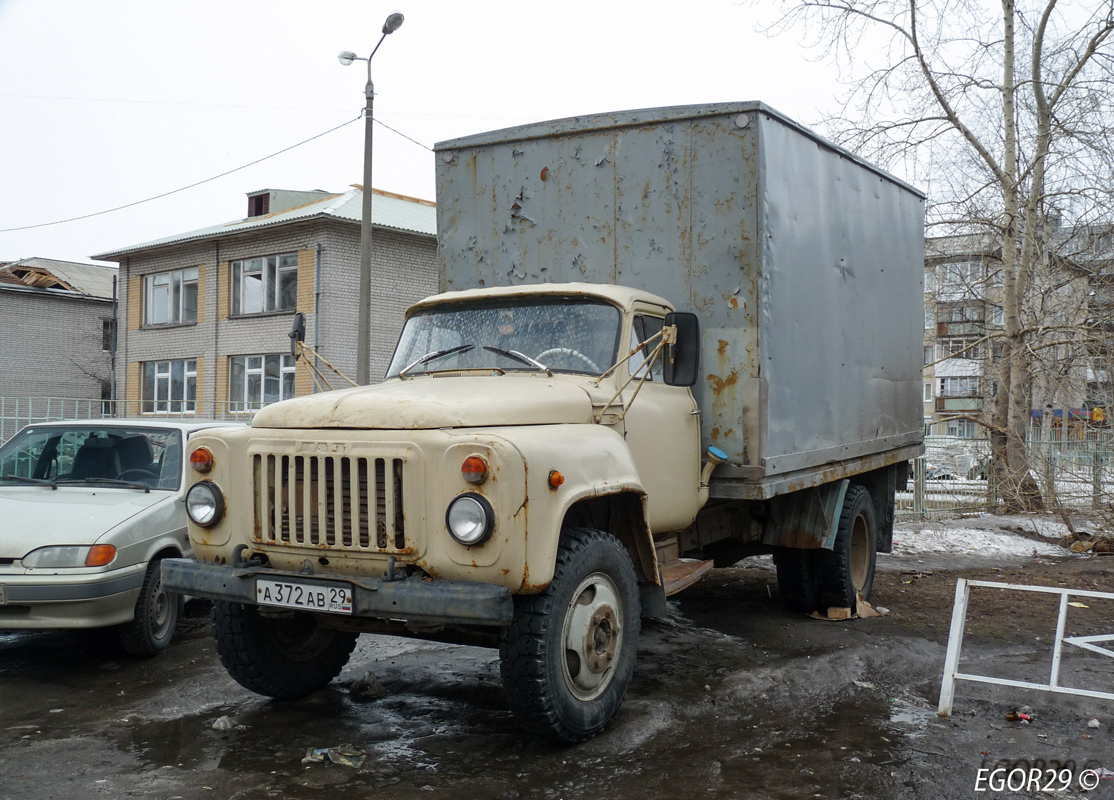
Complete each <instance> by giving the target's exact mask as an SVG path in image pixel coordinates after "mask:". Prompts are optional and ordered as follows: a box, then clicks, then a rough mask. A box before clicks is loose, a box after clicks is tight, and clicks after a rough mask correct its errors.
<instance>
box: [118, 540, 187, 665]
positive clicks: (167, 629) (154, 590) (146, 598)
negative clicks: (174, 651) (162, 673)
mask: <svg viewBox="0 0 1114 800" xmlns="http://www.w3.org/2000/svg"><path fill="white" fill-rule="evenodd" d="M181 608H182V598H181V597H180V596H178V595H176V594H171V593H170V592H167V591H166V590H164V589H163V588H162V566H161V560H160V559H157V558H156V559H154V560H153V561H151V563H149V564H148V565H147V572H146V574H145V575H144V576H143V587H142V588H141V589H140V590H139V598H138V599H137V600H136V601H135V617H134V618H133V619H132V621H131V622H125V623H124V624H123V625H121V626H120V628H119V633H120V646H121V647H122V648H123V649H124V652H125V653H128V654H129V655H133V656H153V655H157V654H159V653H161V652H162V651H163V650H165V649H166V648H168V647H170V640H171V639H172V638H174V628H175V626H176V625H177V624H178V614H179V612H180V611H181Z"/></svg>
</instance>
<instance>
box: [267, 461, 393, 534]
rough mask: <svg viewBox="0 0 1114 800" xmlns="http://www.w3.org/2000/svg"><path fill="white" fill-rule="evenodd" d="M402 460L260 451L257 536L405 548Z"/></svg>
mask: <svg viewBox="0 0 1114 800" xmlns="http://www.w3.org/2000/svg"><path fill="white" fill-rule="evenodd" d="M403 464H404V461H403V459H401V458H349V457H344V456H290V455H255V456H253V457H252V472H253V475H254V481H255V539H256V541H260V542H263V543H265V544H291V545H303V546H306V545H308V546H318V547H330V548H338V549H344V550H356V551H360V550H368V551H378V552H384V551H386V552H395V551H400V550H404V549H405V548H406V546H407V545H406V528H405V515H404V513H403V493H402V491H403V482H402V477H403V471H404V470H403Z"/></svg>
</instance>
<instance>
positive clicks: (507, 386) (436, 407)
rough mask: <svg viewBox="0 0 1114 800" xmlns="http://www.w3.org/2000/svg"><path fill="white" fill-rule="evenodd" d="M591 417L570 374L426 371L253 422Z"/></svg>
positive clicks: (267, 411) (267, 413)
mask: <svg viewBox="0 0 1114 800" xmlns="http://www.w3.org/2000/svg"><path fill="white" fill-rule="evenodd" d="M591 420H592V401H591V399H590V398H589V396H588V392H587V390H586V389H585V388H584V387H581V386H580V385H579V384H577V383H575V382H573V381H571V380H562V379H559V378H546V377H541V376H533V375H514V374H508V375H494V376H452V377H439V376H428V375H427V376H417V377H414V378H408V379H405V380H400V379H392V380H389V381H387V382H385V383H380V384H376V385H374V386H360V387H358V388H355V389H343V390H339V391H335V392H322V393H320V394H314V395H307V396H306V397H299V398H295V399H293V400H286V401H284V402H282V403H276V404H275V405H271V406H267V407H266V408H264V409H262V410H261V411H259V412H258V413H257V414H256V415H255V419H253V420H252V427H254V428H367V429H378V430H417V429H430V428H464V427H486V426H494V425H547V424H557V423H587V422H591Z"/></svg>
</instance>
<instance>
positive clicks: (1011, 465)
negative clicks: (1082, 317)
mask: <svg viewBox="0 0 1114 800" xmlns="http://www.w3.org/2000/svg"><path fill="white" fill-rule="evenodd" d="M770 30H771V31H773V32H778V33H783V32H789V31H792V32H803V35H804V36H805V38H806V40H807V41H808V42H809V43H810V44H812V45H813V46H815V47H816V48H818V52H819V53H820V54H821V56H822V57H825V58H830V59H831V60H832V61H833V62H834V63H835V64H836V65H837V66H838V68H839V69H840V74H841V77H842V79H843V80H844V83H845V85H846V86H847V94H846V96H845V97H844V98H843V111H842V112H841V113H840V114H839V115H837V116H833V117H832V118H830V119H828V120H827V121H826V128H827V130H828V132H829V134H830V135H832V136H833V138H835V139H836V140H837V141H839V142H840V143H841V144H844V145H845V146H847V147H849V148H851V149H853V150H856V151H858V152H861V153H863V154H864V155H867V156H868V157H871V158H873V159H874V160H876V161H880V162H881V163H883V164H884V165H886V166H887V167H889V168H890V169H893V170H895V171H897V172H899V173H903V174H905V175H907V176H909V177H910V179H911V180H914V181H915V182H921V183H924V184H926V185H927V187H928V189H929V194H930V198H929V209H928V215H929V218H928V224H929V225H930V226H931V227H933V228H935V229H937V230H941V231H948V232H956V231H981V232H988V233H990V234H991V235H993V236H994V237H995V238H996V240H997V242H998V251H999V254H1000V255H999V258H1000V264H1001V289H1000V291H1001V300H1002V308H1003V326H1002V330H1001V334H1000V342H999V343H1000V345H1001V347H1000V353H1001V356H1000V358H999V360H998V361H997V365H996V366H997V375H998V378H997V382H998V391H997V394H996V396H995V398H994V404H993V408H992V412H991V414H990V417H989V420H988V422H987V425H988V427H989V429H990V438H991V450H992V453H993V456H994V465H995V474H996V476H997V483H998V486H999V489H1000V491H1001V496H1002V498H1003V500H1004V501H1005V504H1006V507H1007V509H1009V510H1022V509H1027V508H1031V507H1033V506H1034V505H1035V504H1038V503H1039V501H1040V497H1039V490H1038V488H1037V485H1036V483H1035V481H1033V479H1032V477H1031V476H1030V472H1029V456H1028V451H1027V448H1026V443H1025V436H1026V431H1027V428H1028V425H1029V390H1030V387H1031V382H1032V376H1033V374H1034V372H1035V371H1037V370H1039V369H1040V368H1041V364H1040V363H1039V359H1038V358H1037V357H1036V355H1035V353H1036V352H1038V350H1039V349H1043V348H1045V347H1046V345H1045V343H1044V340H1043V338H1042V337H1045V336H1046V335H1047V334H1048V331H1043V332H1042V333H1041V336H1040V337H1037V336H1036V335H1035V334H1034V331H1035V330H1039V329H1040V327H1041V324H1042V321H1041V320H1040V319H1039V318H1037V317H1036V313H1035V312H1036V311H1039V302H1038V301H1039V299H1040V296H1041V291H1042V290H1045V289H1046V288H1047V285H1048V280H1046V279H1045V278H1044V277H1041V278H1040V279H1039V280H1038V276H1047V275H1050V274H1051V273H1050V270H1051V269H1052V265H1053V264H1054V263H1055V262H1056V261H1057V258H1058V256H1057V253H1056V252H1054V250H1055V247H1056V245H1057V244H1058V239H1057V237H1055V236H1050V235H1049V225H1048V221H1049V220H1050V219H1066V220H1067V221H1068V227H1069V228H1075V227H1079V226H1088V225H1093V224H1096V223H1098V222H1104V221H1108V220H1109V219H1110V216H1109V211H1110V208H1111V206H1112V204H1111V202H1110V200H1111V195H1110V192H1111V187H1112V186H1114V181H1112V176H1114V161H1112V158H1111V154H1112V153H1114V148H1112V147H1111V144H1112V143H1111V141H1110V133H1109V131H1110V129H1111V128H1114V125H1112V123H1114V74H1112V69H1111V68H1112V66H1114V57H1112V53H1111V50H1110V46H1109V41H1108V40H1109V39H1110V36H1111V33H1112V32H1114V0H1103V1H1102V2H1090V3H1087V2H1076V3H1072V2H1058V0H1032V2H1026V1H1025V0H1000V2H999V3H997V4H995V3H991V2H980V1H979V0H781V2H780V16H779V18H778V20H777V21H776V22H775V23H774V25H772V26H771V27H770ZM1057 227H1058V226H1057ZM1060 238H1061V239H1062V238H1063V237H1060ZM1062 338H1067V339H1074V338H1075V337H1074V336H1068V337H1062Z"/></svg>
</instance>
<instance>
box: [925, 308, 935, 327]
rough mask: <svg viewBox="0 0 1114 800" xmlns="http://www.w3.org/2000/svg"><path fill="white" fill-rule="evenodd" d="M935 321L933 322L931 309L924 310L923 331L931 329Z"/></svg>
mask: <svg viewBox="0 0 1114 800" xmlns="http://www.w3.org/2000/svg"><path fill="white" fill-rule="evenodd" d="M935 321H936V320H935V318H934V315H933V313H932V309H931V308H926V309H925V310H924V329H925V330H926V331H927V330H928V329H929V328H931V327H932V325H933V323H934V322H935Z"/></svg>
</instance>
